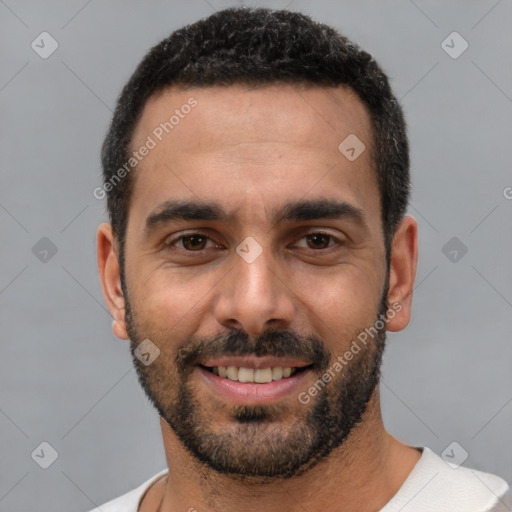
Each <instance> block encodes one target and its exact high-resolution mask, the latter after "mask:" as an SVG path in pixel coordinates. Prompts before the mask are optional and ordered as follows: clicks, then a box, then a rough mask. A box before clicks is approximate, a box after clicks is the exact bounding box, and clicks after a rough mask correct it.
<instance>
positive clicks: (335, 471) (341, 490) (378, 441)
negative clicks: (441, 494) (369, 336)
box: [140, 388, 420, 512]
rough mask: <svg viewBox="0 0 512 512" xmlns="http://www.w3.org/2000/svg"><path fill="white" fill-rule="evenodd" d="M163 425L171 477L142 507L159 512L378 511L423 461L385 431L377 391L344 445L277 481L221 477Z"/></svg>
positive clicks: (408, 447) (166, 425)
mask: <svg viewBox="0 0 512 512" xmlns="http://www.w3.org/2000/svg"><path fill="white" fill-rule="evenodd" d="M161 427H162V437H163V441H164V447H165V452H166V458H167V465H168V467H169V473H168V478H167V479H163V480H162V481H161V484H160V485H159V488H158V490H155V491H154V492H153V495H152V497H151V499H148V500H146V499H145V503H144V504H143V505H146V504H148V503H149V502H150V501H152V503H153V504H156V505H158V503H161V506H160V508H159V511H158V512H171V511H174V510H193V509H196V510H198V511H201V512H207V511H208V512H220V511H223V512H231V511H233V512H234V511H240V510H250V511H254V512H258V511H261V512H278V511H282V510H283V509H286V510H287V511H288V512H299V511H300V512H303V511H304V510H308V512H320V511H322V512H324V511H325V510H329V509H332V503H336V504H337V510H340V511H343V512H358V511H360V510H361V509H364V510H368V511H371V510H374V511H378V510H380V509H381V508H382V507H383V506H384V505H385V504H386V503H387V502H388V501H389V500H390V499H391V498H392V497H393V496H394V495H395V494H396V492H397V491H398V490H399V488H400V486H401V485H402V484H403V482H404V481H405V479H406V478H407V476H408V475H409V473H410V472H411V471H412V469H413V467H414V465H415V464H416V462H417V461H418V460H419V458H420V453H419V451H417V450H415V449H414V448H412V447H410V446H407V445H405V444H403V443H401V442H399V441H398V440H396V439H395V438H393V437H392V436H391V435H389V434H388V433H387V432H386V431H385V429H384V426H383V423H382V417H381V412H380V400H379V394H378V388H377V389H376V390H375V393H374V395H373V397H372V399H371V401H370V403H369V404H368V408H367V411H366V413H365V415H364V416H363V420H362V421H361V423H359V425H358V426H357V427H355V428H354V430H353V431H352V432H351V434H350V436H349V437H348V438H347V439H346V441H345V442H344V443H343V444H342V446H340V447H338V448H337V449H335V450H334V451H333V452H332V453H331V454H330V455H329V456H328V457H327V458H326V459H324V460H323V461H321V462H319V463H318V464H317V465H316V466H315V467H313V468H312V469H310V470H309V471H307V472H306V473H303V474H302V475H299V476H297V477H293V478H290V479H287V480H276V482H273V483H264V484H262V483H261V482H258V481H257V480H256V479H255V480H254V483H247V482H240V481H237V480H235V479H233V478H231V477H229V476H226V475H220V474H218V473H216V472H215V471H213V470H211V469H209V468H207V467H205V466H204V465H201V464H200V463H199V462H198V461H196V459H195V458H193V457H192V456H191V455H190V453H189V452H188V451H187V450H186V449H185V448H184V447H183V445H182V444H181V442H180V440H179V439H178V438H177V437H176V435H175V433H174V431H173V430H172V429H171V428H170V426H169V425H168V424H167V423H166V422H165V421H164V420H163V419H161ZM148 494H149V493H148ZM155 509H156V506H153V508H152V510H155ZM140 510H141V512H144V511H145V508H144V507H142V506H141V509H140ZM147 510H150V508H149V507H148V509H147Z"/></svg>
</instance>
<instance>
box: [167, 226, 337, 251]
mask: <svg viewBox="0 0 512 512" xmlns="http://www.w3.org/2000/svg"><path fill="white" fill-rule="evenodd" d="M311 235H324V236H327V237H329V239H330V240H329V242H331V241H334V242H335V243H334V244H333V245H329V246H327V247H324V248H323V249H311V248H304V247H302V249H306V250H307V251H309V252H310V253H319V252H322V251H328V250H329V249H332V248H333V247H335V246H336V245H338V246H341V245H343V242H342V241H341V240H340V239H339V238H336V237H335V236H334V235H332V234H331V233H326V232H324V231H311V232H310V233H306V234H305V235H303V236H301V237H300V238H299V240H302V239H303V238H306V237H308V236H311ZM193 236H200V237H203V238H206V239H208V240H211V238H210V237H209V236H208V235H206V234H205V233H201V232H199V231H194V232H192V233H187V234H185V235H180V236H178V237H176V238H173V239H171V240H169V241H168V242H164V244H163V246H164V249H165V250H169V251H172V250H175V249H174V248H175V246H176V244H177V243H178V242H179V241H180V240H183V239H185V238H189V237H193ZM178 249H179V250H181V251H184V252H185V253H188V254H190V255H192V254H202V253H203V252H204V251H206V250H207V249H201V250H199V251H191V250H188V249H185V248H182V247H179V248H178Z"/></svg>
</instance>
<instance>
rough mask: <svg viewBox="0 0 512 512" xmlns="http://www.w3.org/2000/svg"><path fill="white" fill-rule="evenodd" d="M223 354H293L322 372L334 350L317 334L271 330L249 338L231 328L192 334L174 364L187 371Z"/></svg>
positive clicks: (282, 355) (244, 333)
mask: <svg viewBox="0 0 512 512" xmlns="http://www.w3.org/2000/svg"><path fill="white" fill-rule="evenodd" d="M220 356H254V357H262V356H273V357H293V358H299V359H305V360H306V361H310V363H311V364H312V365H313V368H316V369H318V370H319V371H323V370H325V369H327V367H328V364H329V361H330V358H331V352H330V351H329V350H328V349H327V348H326V346H325V344H324V343H323V342H322V340H321V339H320V338H318V337H317V336H301V335H298V334H295V333H293V332H291V331H278V330H274V329H271V330H267V331H265V332H263V333H262V334H260V335H259V336H258V337H257V338H250V337H249V335H248V334H247V333H246V332H244V331H242V330H231V331H229V332H226V333H219V334H217V335H214V336H212V337H196V336H192V337H190V338H189V339H188V340H187V341H186V343H185V344H184V346H183V347H181V348H180V349H179V350H178V354H177V356H176V360H175V363H176V366H177V367H178V369H179V370H180V371H181V372H182V373H184V372H186V371H187V370H188V369H191V368H192V367H193V366H196V365H197V364H199V362H200V361H201V360H203V359H204V358H216V357H220Z"/></svg>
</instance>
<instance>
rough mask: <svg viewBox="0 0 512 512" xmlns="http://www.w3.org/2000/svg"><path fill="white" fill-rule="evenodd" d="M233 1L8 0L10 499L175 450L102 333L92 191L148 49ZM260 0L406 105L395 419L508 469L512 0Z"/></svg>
mask: <svg viewBox="0 0 512 512" xmlns="http://www.w3.org/2000/svg"><path fill="white" fill-rule="evenodd" d="M239 3H240V2H239ZM245 3H246V4H247V5H248V2H245ZM235 4H236V3H235V2H223V1H221V0H218V1H217V0H208V1H205V0H197V1H187V2H183V3H181V2H180V3H178V2H169V1H153V2H136V1H133V0H132V1H123V2H121V1H99V0H92V1H89V2H87V1H84V0H76V1H68V2H56V1H54V2H48V1H46V2H28V1H15V0H0V38H1V46H0V47H1V62H0V103H1V107H0V109H1V110H0V119H1V123H0V126H1V128H0V129H1V134H0V141H1V142H0V144H1V146H0V155H1V169H2V175H1V180H2V181H1V184H0V185H1V188H0V190H1V198H0V223H1V233H2V249H1V251H0V254H1V261H0V269H1V270H0V271H1V275H0V301H1V303H0V320H1V329H2V331H1V333H2V338H1V357H0V379H1V386H0V431H1V433H2V434H1V438H0V458H1V461H2V462H1V464H0V510H1V511H2V512H14V511H16V512H18V511H29V510H36V509H37V510H66V511H70V512H71V511H86V510H89V509H90V508H93V507H94V506H95V505H97V504H101V503H103V502H105V501H107V500H109V499H111V498H113V497H115V496H118V495H120V494H122V493H125V492H127V491H128V490H130V489H132V488H134V487H135V486H137V485H139V484H140V483H142V482H143V481H144V480H146V479H147V478H149V477H150V476H152V475H153V474H155V473H156V472H157V471H160V470H161V469H163V468H164V467H165V459H164V453H163V447H162V441H161V436H160V428H159V422H158V416H157V414H156V412H155V411H154V410H153V409H152V408H151V406H150V405H149V402H148V401H147V400H146V398H145V396H144V394H143V392H142V391H141V390H140V389H139V386H138V383H137V379H136V375H135V371H134V370H133V369H132V365H131V359H130V355H129V352H128V344H127V342H123V341H120V340H117V338H115V337H114V335H113V334H112V332H111V317H110V315H109V313H108V311H107V310H106V308H105V305H104V300H103V296H102V293H101V288H100V284H99V280H98V277H97V269H96V255H95V234H96V228H97V226H98V224H99V223H100V222H101V221H102V220H104V219H106V214H105V205H104V203H103V202H101V201H98V200H96V199H95V198H94V197H93V195H92V191H93V189H94V188H95V187H97V186H99V185H100V184H101V180H100V174H101V170H100V164H99V148H100V145H101V142H102V138H103V136H104V134H105V131H106V129H107V125H108V123H109V120H110V117H111V110H112V109H113V106H114V103H115V99H116V97H117V95H118V93H119V92H120V89H121V87H122V85H123V84H124V83H125V81H126V80H127V79H128V77H129V76H130V74H131V73H132V71H133V70H134V68H135V66H136V64H137V63H138V62H139V60H140V59H141V58H142V56H143V55H144V54H145V52H146V51H147V50H148V49H149V48H150V47H151V46H153V45H154V44H156V43H157V42H159V41H160V40H161V39H162V38H163V37H165V36H167V35H168V34H169V33H170V32H171V31H172V30H174V29H176V28H178V27H179V26H181V25H183V24H185V23H189V22H193V21H195V20H197V19H198V18H200V17H204V16H207V15H209V14H211V13H212V12H213V11H214V10H218V9H221V8H223V7H227V6H229V5H235ZM251 5H267V6H273V7H280V8H282V7H285V6H288V8H290V9H293V10H299V11H303V12H305V13H308V14H310V15H312V16H313V17H314V18H315V19H317V20H319V21H324V22H328V23H330V24H332V25H333V26H335V27H336V28H338V29H339V30H340V31H342V33H344V34H345V35H347V36H349V38H351V39H353V40H354V41H356V42H358V43H359V44H360V45H361V46H363V47H364V48H365V49H366V50H368V51H369V52H371V53H372V54H373V55H374V56H375V57H376V58H377V60H378V61H379V62H380V63H381V65H382V67H383V68H384V70H385V71H386V72H387V73H388V75H389V77H390V79H391V83H392V87H393V88H394V91H395V93H396V95H397V96H398V97H399V98H401V102H402V104H403V106H404V109H405V113H406V116H407V119H408V125H409V134H410V142H411V156H412V179H413V194H412V201H411V206H410V208H409V213H410V214H411V215H413V216H414V217H415V218H416V219H417V221H418V223H419V254H420V255H419V264H418V272H417V281H416V288H415V292H414V301H413V313H412V320H411V323H410V325H409V327H408V328H407V329H405V330H404V331H402V332H400V333H389V335H388V339H389V345H388V349H387V353H386V356H385V363H384V369H383V380H382V402H383V412H384V420H385V424H386V426H387V428H388V430H389V431H390V432H391V433H393V434H394V435H395V436H397V437H398V438H400V439H402V440H404V441H406V442H408V443H410V444H413V445H417V446H423V445H426V446H429V447H430V448H432V449H433V450H434V451H436V452H437V453H439V454H440V453H442V451H443V450H444V449H445V448H446V447H447V446H448V445H449V444H450V443H451V442H453V441H457V442H458V443H459V444H460V445H461V447H463V448H464V449H465V450H466V451H467V452H468V453H469V458H468V459H467V460H466V462H465V463H464V464H465V465H466V466H470V467H477V468H479V469H482V470H485V471H489V472H493V473H497V474H499V475H501V476H502V477H504V478H505V479H507V481H510V480H511V479H512V462H511V461H512V457H511V455H512V443H511V439H510V432H512V428H511V427H512V372H511V370H510V369H511V356H512V344H511V332H512V321H511V319H512V315H511V312H512V265H511V263H510V262H511V254H512V243H511V237H510V235H511V233H512V229H511V228H512V200H510V199H507V197H506V196H507V195H508V197H512V189H507V187H512V173H511V163H512V150H511V146H512V145H511V143H510V135H511V133H512V132H511V124H512V99H511V97H512V70H511V66H510V55H511V54H512V37H511V35H510V34H511V32H510V24H511V21H512V2H511V1H506V0H502V1H496V0H492V1H491V0H489V1H487V0H485V1H478V2H476V1H458V2H456V1H452V2H441V1H438V2H434V1H420V0H416V1H415V2H412V1H407V0H402V1H371V2H370V1H366V2H356V1H350V2H348V1H346V2H327V1H315V2H304V1H300V0H295V1H293V2H290V1H289V0H286V1H275V2H262V3H253V4H251ZM43 31H47V32H49V33H50V34H51V35H52V37H53V38H54V39H55V40H56V41H57V42H58V45H59V47H58V49H57V50H56V51H55V52H54V53H53V54H52V55H51V56H50V57H49V58H47V59H42V58H41V57H40V56H39V55H38V54H37V53H36V52H35V51H34V50H33V49H32V48H31V42H32V41H33V40H34V39H36V37H37V36H38V35H39V34H40V33H41V32H43ZM453 31H457V32H459V33H460V34H461V35H462V37H463V38H464V39H465V40H466V41H467V42H468V43H469V48H468V49H467V50H466V51H465V52H464V53H463V54H462V55H460V57H458V58H457V59H454V58H451V57H450V56H449V55H448V54H447V53H446V52H445V51H444V50H443V48H442V47H441V43H442V41H443V40H444V39H445V38H446V37H447V36H448V35H449V34H450V33H452V32H453ZM457 44H458V43H457ZM507 191H508V192H510V193H509V194H507ZM43 237H47V238H48V239H50V240H51V241H52V243H53V244H54V245H55V246H56V248H57V253H56V254H55V255H53V256H52V253H51V252H50V253H48V255H47V256H46V259H47V261H46V262H44V261H40V258H43V259H44V256H43V255H42V253H40V252H39V253H38V252H37V250H35V252H36V254H38V257H36V255H35V254H34V253H33V250H32V248H33V247H34V246H35V245H36V244H37V243H38V242H39V241H40V239H41V238H43ZM452 237H457V238H458V240H459V241H456V242H455V243H456V244H459V246H460V244H461V243H463V244H464V245H465V246H467V248H468V252H467V253H466V254H465V255H464V256H463V257H462V258H460V255H461V254H462V253H461V252H460V251H459V252H458V258H460V259H459V260H458V261H456V262H453V261H451V260H450V259H449V257H448V256H449V254H448V251H447V250H445V251H444V252H443V249H442V248H443V247H444V245H445V244H446V243H447V242H448V240H450V239H451V238H452ZM45 243H46V244H47V243H48V242H44V241H43V242H40V244H43V245H44V244H45ZM36 247H39V246H36ZM40 250H41V249H40ZM445 253H447V254H448V256H447V255H446V254H445ZM42 442H47V443H49V444H50V445H51V446H52V447H53V448H54V449H55V450H56V451H57V452H58V458H57V459H56V461H55V462H54V463H53V464H52V465H51V466H50V467H49V468H48V469H42V468H41V467H40V466H39V465H38V464H36V462H35V460H34V459H33V458H32V456H31V454H32V453H33V451H34V450H35V449H36V448H37V447H38V446H39V445H40V443H42ZM457 450H459V451H460V448H457ZM39 451H40V450H39ZM49 453H50V452H49V450H48V449H47V450H46V455H45V457H48V454H49ZM34 458H35V459H36V457H35V456H34ZM40 459H42V457H40Z"/></svg>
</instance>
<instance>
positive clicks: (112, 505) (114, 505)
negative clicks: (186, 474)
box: [89, 469, 168, 512]
mask: <svg viewBox="0 0 512 512" xmlns="http://www.w3.org/2000/svg"><path fill="white" fill-rule="evenodd" d="M167 471H168V469H164V470H162V471H160V472H159V473H157V474H156V475H154V476H152V477H151V478H149V479H148V480H146V481H145V482H143V483H142V484H141V485H139V486H138V487H137V488H135V489H133V490H131V491H129V492H127V493H126V494H123V495H122V496H119V497H118V498H114V499H113V500H110V501H108V502H107V503H104V504H103V505H101V506H99V507H97V508H95V509H92V510H90V511H89V512H137V511H138V509H139V504H140V502H141V500H142V497H143V496H144V494H145V493H146V491H147V490H148V489H149V488H150V487H151V486H152V485H153V484H154V483H155V482H156V481H157V480H158V479H159V478H161V477H162V476H163V475H165V474H167Z"/></svg>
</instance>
